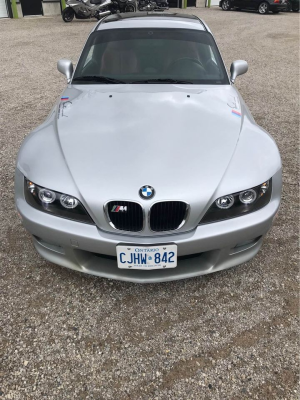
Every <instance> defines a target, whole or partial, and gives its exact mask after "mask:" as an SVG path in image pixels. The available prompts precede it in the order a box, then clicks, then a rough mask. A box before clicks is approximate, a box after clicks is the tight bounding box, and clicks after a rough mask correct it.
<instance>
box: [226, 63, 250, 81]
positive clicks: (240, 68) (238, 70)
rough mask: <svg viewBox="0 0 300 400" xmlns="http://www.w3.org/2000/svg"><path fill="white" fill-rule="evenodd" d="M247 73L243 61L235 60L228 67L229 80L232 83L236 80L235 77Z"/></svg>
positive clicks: (246, 64)
mask: <svg viewBox="0 0 300 400" xmlns="http://www.w3.org/2000/svg"><path fill="white" fill-rule="evenodd" d="M247 71H248V63H247V61H243V60H236V61H233V63H232V64H231V66H230V80H231V82H232V83H234V81H235V80H236V77H237V76H239V75H243V74H245V73H246V72H247Z"/></svg>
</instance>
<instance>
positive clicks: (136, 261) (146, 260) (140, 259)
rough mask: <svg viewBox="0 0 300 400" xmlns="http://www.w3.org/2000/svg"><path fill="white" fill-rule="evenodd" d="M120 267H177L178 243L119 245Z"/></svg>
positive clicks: (149, 268) (118, 257) (150, 268)
mask: <svg viewBox="0 0 300 400" xmlns="http://www.w3.org/2000/svg"><path fill="white" fill-rule="evenodd" d="M117 259H118V267H119V268H123V269H144V270H146V269H148V270H152V269H165V268H175V267H177V245H176V244H168V245H166V246H130V245H129V246H123V245H119V246H117Z"/></svg>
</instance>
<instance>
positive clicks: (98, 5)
mask: <svg viewBox="0 0 300 400" xmlns="http://www.w3.org/2000/svg"><path fill="white" fill-rule="evenodd" d="M134 11H136V2H135V0H68V1H67V2H66V8H65V9H64V10H63V12H62V18H63V20H64V21H65V22H72V21H73V19H74V17H75V18H77V19H88V18H97V19H101V18H103V17H105V16H106V15H109V14H115V13H118V12H134Z"/></svg>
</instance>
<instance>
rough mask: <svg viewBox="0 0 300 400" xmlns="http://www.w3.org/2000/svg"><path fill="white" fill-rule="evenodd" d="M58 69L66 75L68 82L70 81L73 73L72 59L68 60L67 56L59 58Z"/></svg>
mask: <svg viewBox="0 0 300 400" xmlns="http://www.w3.org/2000/svg"><path fill="white" fill-rule="evenodd" d="M57 69H58V70H59V72H61V73H62V74H63V75H65V76H66V78H67V82H68V83H70V81H71V78H72V75H73V64H72V61H70V60H66V59H65V58H63V59H61V60H59V61H58V62H57Z"/></svg>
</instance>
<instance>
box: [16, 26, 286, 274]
mask: <svg viewBox="0 0 300 400" xmlns="http://www.w3.org/2000/svg"><path fill="white" fill-rule="evenodd" d="M165 23H166V21H159V20H154V19H153V18H151V21H150V20H149V19H145V20H144V21H143V19H142V18H137V19H132V20H131V21H130V20H126V21H121V22H113V23H108V24H98V25H97V27H96V28H95V29H114V28H115V27H118V28H120V26H117V25H121V27H124V26H125V27H127V28H130V27H131V28H134V27H137V26H142V27H144V26H152V27H153V26H158V27H161V26H162V25H163V26H164V27H165ZM168 25H169V26H176V27H180V26H182V27H184V28H186V26H189V27H190V29H200V30H203V29H204V28H203V26H202V25H201V24H200V23H199V24H198V25H197V24H196V23H195V22H187V21H183V22H182V21H176V18H174V20H172V21H168ZM110 95H112V97H109V96H110ZM188 95H189V96H190V97H187V96H188ZM63 96H68V97H69V102H66V103H62V102H61V101H60V99H59V100H58V101H57V103H56V105H55V107H54V108H53V110H52V111H51V113H50V114H49V116H48V118H47V120H46V121H45V122H44V123H43V124H42V125H40V126H39V127H38V128H36V129H35V130H34V131H33V132H32V133H31V134H30V135H28V136H27V137H26V139H25V140H24V142H23V144H22V147H21V149H20V151H19V155H18V159H17V169H16V180H15V198H16V205H17V208H18V210H19V213H20V214H21V216H22V219H23V224H24V226H25V228H26V229H27V230H28V231H29V232H30V233H32V234H33V235H35V236H36V237H38V238H40V241H38V240H37V239H34V243H35V246H36V248H37V250H38V251H39V253H40V254H41V255H42V256H43V257H45V258H46V259H48V260H49V261H52V262H55V263H57V264H60V265H63V266H67V267H69V268H73V269H76V270H80V271H83V272H87V273H93V274H96V275H99V276H106V277H111V278H116V279H122V280H127V281H128V280H130V281H135V282H144V281H147V282H157V281H163V280H172V279H181V278H185V277H190V276H196V275H200V274H202V273H209V272H214V271H216V270H220V269H224V268H228V267H230V266H233V265H236V264H239V263H240V262H244V261H247V260H248V259H250V258H252V257H253V256H254V255H255V254H256V252H257V251H258V250H259V248H260V246H261V239H260V240H259V242H258V243H257V244H255V245H252V246H251V247H250V246H249V248H246V249H245V250H244V251H241V252H239V253H235V254H234V255H233V254H231V252H232V249H233V248H234V247H235V246H236V245H237V244H238V243H241V242H244V241H247V240H252V239H254V238H256V237H260V236H262V235H265V234H266V233H267V231H268V230H269V229H270V227H271V225H272V220H273V218H274V216H275V214H276V212H277V210H278V207H279V204H280V194H281V160H280V155H279V151H278V149H277V146H276V144H275V142H274V140H273V139H272V138H271V136H270V135H269V134H268V133H267V132H265V131H264V130H263V129H262V128H261V127H259V126H258V125H257V124H256V123H255V121H254V120H253V117H252V116H251V113H250V112H249V110H248V108H247V106H246V105H245V103H244V101H243V99H242V97H241V96H240V94H239V92H238V91H237V89H236V88H235V87H234V86H233V85H222V86H213V85H73V84H69V85H68V87H67V88H66V90H65V91H64V92H63ZM232 110H237V111H239V112H240V113H241V117H237V116H235V115H233V114H232ZM36 154H39V157H36ZM49 166H51V168H50V167H49ZM24 176H25V177H27V178H28V179H30V180H32V181H33V182H35V183H36V184H38V185H41V186H44V187H47V188H49V189H52V190H56V191H58V192H62V193H68V194H70V195H73V196H74V197H76V198H78V199H79V200H80V201H81V202H82V203H83V205H84V207H85V208H86V209H87V210H88V212H89V213H90V215H91V217H92V218H93V220H94V221H95V223H96V225H97V226H89V225H86V224H81V223H78V222H74V221H70V220H66V219H63V218H60V217H55V216H52V215H48V214H46V213H43V212H40V211H38V210H35V209H33V208H32V207H30V206H29V205H28V204H27V203H26V201H25V198H24V193H23V190H24V189H23V179H24ZM271 177H273V188H272V198H271V201H270V203H269V204H268V205H267V206H266V207H264V208H263V209H261V210H259V211H256V212H254V213H251V214H248V215H244V216H242V217H238V218H234V219H231V220H227V221H222V222H218V223H212V224H206V225H203V226H198V223H199V221H200V220H201V218H202V217H203V216H204V214H205V212H206V211H207V209H208V208H209V207H210V205H211V204H212V202H213V201H214V200H215V199H217V198H218V197H220V196H222V195H226V194H230V193H235V192H238V191H241V190H245V189H248V188H251V187H254V186H256V185H259V184H261V183H262V182H263V181H266V180H268V179H270V178H271ZM147 182H151V184H152V185H153V187H154V188H155V190H156V195H155V199H151V200H143V199H141V198H140V196H139V194H138V190H139V188H140V187H141V186H143V185H145V184H146V183H147ZM122 199H130V200H131V201H136V202H139V203H140V204H142V206H143V208H144V212H145V219H146V218H147V216H148V213H149V210H150V208H151V206H152V204H153V203H155V202H157V201H161V200H182V201H185V202H187V203H188V204H190V213H189V217H188V219H187V221H186V223H185V224H184V225H183V226H182V227H180V228H179V229H178V231H175V232H172V234H168V233H167V234H166V233H160V234H158V233H154V232H152V231H151V230H150V228H149V226H148V224H147V225H146V226H145V228H144V230H143V231H142V232H141V233H139V234H136V233H135V234H134V233H129V232H128V233H126V234H124V233H122V232H119V231H118V232H117V231H116V230H115V229H114V228H113V227H112V226H111V225H110V224H109V221H108V220H107V218H106V216H105V213H104V212H103V207H105V204H106V203H107V202H108V201H110V200H122ZM170 241H172V242H174V243H176V244H177V245H178V255H179V256H181V255H188V254H195V253H200V252H204V253H205V254H204V256H201V257H196V258H193V259H190V260H184V261H179V264H178V267H177V268H175V270H177V271H175V272H172V273H170V272H169V271H170V270H169V271H156V272H154V271H151V272H150V271H136V272H134V273H133V271H126V270H122V272H120V270H118V269H117V268H115V266H116V262H115V261H112V260H107V259H98V258H95V257H93V256H92V253H100V254H106V255H110V256H115V255H116V245H117V244H118V243H120V242H123V243H124V242H126V243H128V242H130V243H133V244H137V245H139V244H159V243H167V242H170ZM41 243H43V245H42V244H41ZM74 243H76V244H77V245H76V246H75V247H74ZM47 246H48V247H47ZM49 246H50V247H49ZM51 246H52V250H51ZM53 246H54V247H53ZM53 248H54V249H56V250H55V251H54V250H53ZM60 249H62V250H61V251H60ZM89 252H90V253H89ZM159 272H162V273H161V274H159ZM168 273H169V274H170V275H168ZM126 274H127V275H126ZM143 274H144V275H143Z"/></svg>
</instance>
